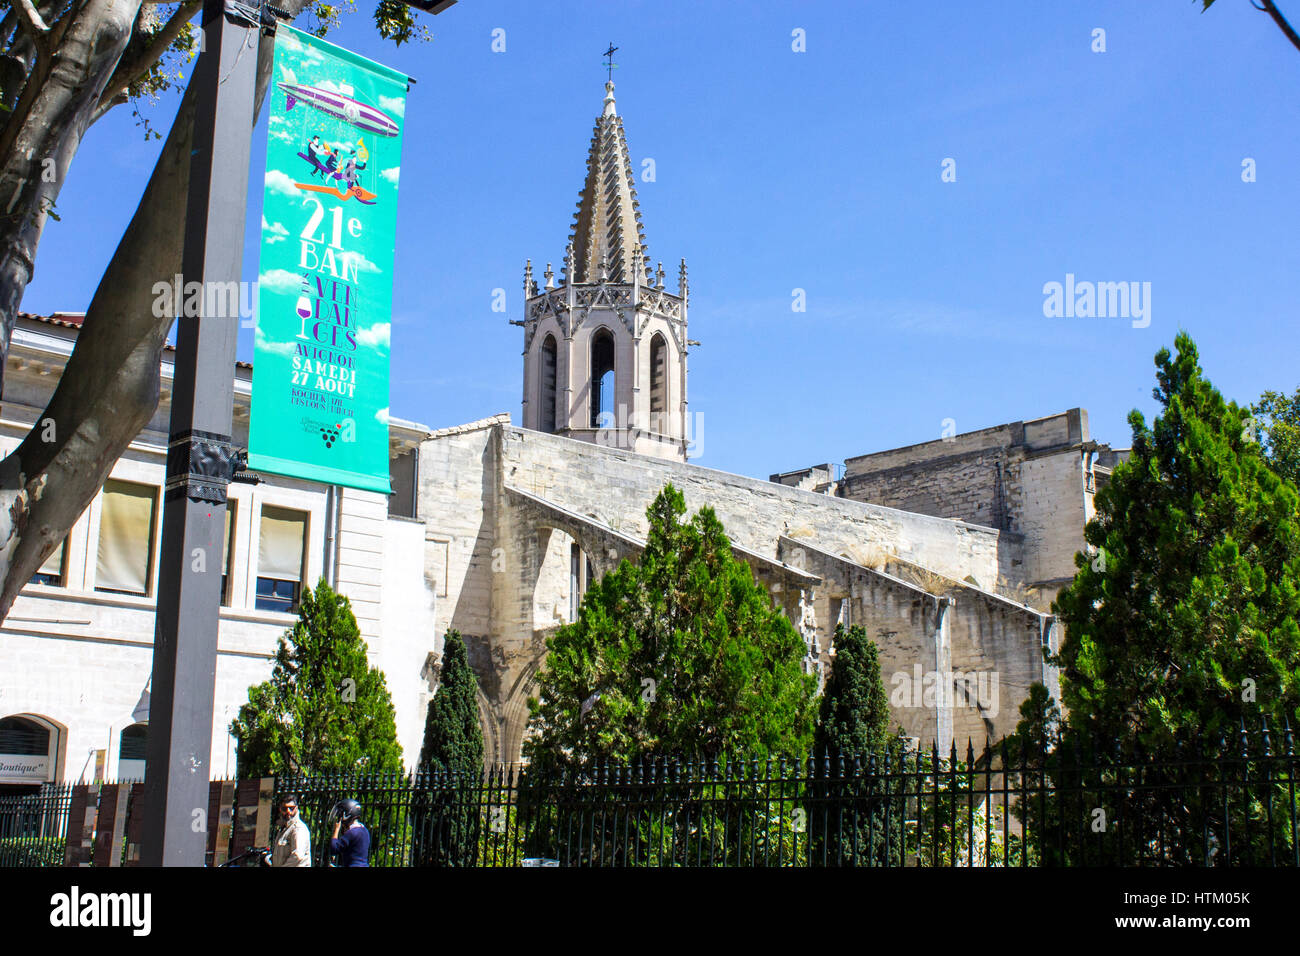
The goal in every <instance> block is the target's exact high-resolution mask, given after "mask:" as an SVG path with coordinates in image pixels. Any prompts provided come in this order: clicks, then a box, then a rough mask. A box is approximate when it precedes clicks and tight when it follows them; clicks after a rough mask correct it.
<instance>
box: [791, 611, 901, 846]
mask: <svg viewBox="0 0 1300 956" xmlns="http://www.w3.org/2000/svg"><path fill="white" fill-rule="evenodd" d="M889 722H890V713H889V696H888V695H887V694H886V693H885V684H884V681H883V680H882V679H881V675H880V658H879V652H878V650H877V648H876V645H875V644H874V643H873V642H872V641H870V640H869V639H868V638H867V632H866V630H864V629H863V628H862V627H861V626H860V625H854V626H852V627H850V628H848V629H847V630H846V629H845V628H844V625H842V624H840V625H837V626H836V628H835V663H834V665H833V666H832V668H831V674H830V677H829V678H828V679H827V681H826V688H825V690H824V692H823V694H822V699H821V706H820V709H819V712H818V717H817V728H816V731H815V732H814V735H813V758H814V761H815V773H816V774H817V775H818V777H822V776H823V774H824V773H825V772H826V770H827V769H828V768H829V772H830V778H831V779H829V780H825V779H823V780H821V781H819V783H818V784H816V785H814V787H813V788H812V792H813V793H814V794H816V795H818V796H820V798H821V799H820V800H814V801H813V802H812V803H811V804H810V806H809V808H808V813H809V835H810V839H811V851H812V862H813V863H814V864H822V863H825V864H826V865H830V866H844V865H862V864H866V863H867V862H872V863H875V864H877V865H886V864H892V865H898V864H899V863H900V862H901V860H902V853H901V849H900V847H901V844H902V842H903V841H902V840H901V839H900V836H901V833H896V834H893V836H892V839H891V841H890V842H891V845H890V850H891V852H890V854H889V856H890V857H891V859H888V860H887V859H885V825H886V820H887V819H890V817H888V816H887V815H886V812H885V810H886V806H885V800H886V799H888V798H884V797H881V796H878V795H875V794H878V793H879V790H880V788H879V787H876V788H875V794H873V795H871V796H868V782H869V781H868V775H869V774H870V772H871V770H872V759H873V757H874V760H875V770H876V772H877V773H879V772H880V771H882V770H883V766H884V761H885V758H886V755H888V756H889V759H890V760H891V762H892V763H895V764H896V762H897V761H898V760H899V759H900V758H901V756H902V752H903V751H902V746H901V740H900V739H899V737H898V736H897V735H891V734H890V733H889ZM855 758H856V759H857V760H859V761H860V763H859V766H858V773H857V775H855V774H854V761H855ZM841 769H842V771H843V777H842V779H836V778H840V777H841ZM902 810H903V807H902V805H901V803H900V804H898V805H896V806H895V807H894V808H893V814H892V818H893V819H894V822H895V825H897V821H898V820H901V819H902V817H901V816H899V814H900V813H901V811H902ZM823 811H824V812H823ZM841 811H843V812H841ZM855 820H856V826H855Z"/></svg>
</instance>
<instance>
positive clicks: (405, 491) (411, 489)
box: [388, 448, 420, 518]
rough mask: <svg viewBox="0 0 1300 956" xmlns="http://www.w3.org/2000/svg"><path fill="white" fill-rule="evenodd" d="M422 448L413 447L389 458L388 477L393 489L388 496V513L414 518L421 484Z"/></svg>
mask: <svg viewBox="0 0 1300 956" xmlns="http://www.w3.org/2000/svg"><path fill="white" fill-rule="evenodd" d="M419 454H420V450H419V449H418V448H411V449H409V450H407V451H404V452H402V453H401V454H396V455H391V456H390V457H389V459H388V477H389V479H390V480H391V481H392V485H393V491H392V493H391V494H390V495H389V496H388V513H389V514H390V515H396V516H397V517H399V518H414V517H416V510H417V495H418V490H419V484H420V458H419Z"/></svg>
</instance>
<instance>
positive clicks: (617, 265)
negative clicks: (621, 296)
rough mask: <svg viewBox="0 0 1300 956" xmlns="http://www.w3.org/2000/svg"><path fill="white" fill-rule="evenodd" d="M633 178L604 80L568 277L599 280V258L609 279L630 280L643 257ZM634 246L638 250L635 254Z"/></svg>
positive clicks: (620, 123) (609, 84)
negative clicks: (603, 94)
mask: <svg viewBox="0 0 1300 956" xmlns="http://www.w3.org/2000/svg"><path fill="white" fill-rule="evenodd" d="M633 183H634V178H633V176H632V160H631V158H630V156H629V154H628V151H627V140H626V138H625V137H624V135H623V120H622V118H621V117H620V116H619V115H618V112H617V111H616V109H615V107H614V84H613V83H612V82H607V83H606V84H605V104H604V111H603V113H602V114H601V116H600V118H599V119H598V120H596V127H595V129H594V130H593V132H592V136H591V148H590V150H588V153H587V178H586V181H585V182H584V183H583V186H582V192H581V194H580V196H579V200H578V211H577V212H576V213H575V214H574V217H573V233H572V234H571V235H570V237H569V240H570V242H572V244H573V249H574V258H575V268H576V272H574V273H571V274H570V275H569V277H568V279H569V281H571V282H596V281H599V280H600V279H601V278H602V276H601V271H602V270H601V263H602V261H603V262H604V271H605V272H606V274H607V280H608V281H609V282H628V283H630V282H631V281H632V272H633V269H635V268H636V260H637V259H638V258H639V259H641V260H642V261H644V260H645V259H646V258H647V252H646V243H645V235H644V233H643V230H642V225H641V211H640V208H639V207H640V203H639V202H638V201H637V198H636V187H635V186H634V185H633ZM638 249H639V250H640V255H639V256H636V255H634V253H636V251H637V250H638Z"/></svg>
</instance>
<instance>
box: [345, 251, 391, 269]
mask: <svg viewBox="0 0 1300 956" xmlns="http://www.w3.org/2000/svg"><path fill="white" fill-rule="evenodd" d="M343 260H344V271H345V272H346V271H347V270H348V268H349V267H350V265H351V264H355V265H356V269H357V271H358V272H374V273H376V274H377V273H380V272H382V271H383V270H382V269H380V268H379V266H377V265H375V264H374V263H373V262H371V261H370V260H369V259H367V258H366V257H365V256H363V255H362V254H361V253H359V252H345V253H343Z"/></svg>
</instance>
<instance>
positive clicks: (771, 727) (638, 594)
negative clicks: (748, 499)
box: [525, 485, 815, 768]
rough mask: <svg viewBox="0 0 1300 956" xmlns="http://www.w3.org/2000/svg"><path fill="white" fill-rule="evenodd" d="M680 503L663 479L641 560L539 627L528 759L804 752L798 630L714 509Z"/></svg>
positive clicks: (808, 691)
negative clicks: (571, 611)
mask: <svg viewBox="0 0 1300 956" xmlns="http://www.w3.org/2000/svg"><path fill="white" fill-rule="evenodd" d="M685 513H686V504H685V500H684V498H683V497H682V494H681V492H679V491H677V489H675V488H674V487H673V486H672V485H668V486H667V487H665V488H664V490H663V491H662V492H660V494H659V495H658V497H657V498H656V499H655V500H654V502H653V503H652V504H651V505H650V507H649V509H647V512H646V514H647V517H648V518H649V519H650V530H649V533H648V535H647V539H646V547H645V550H644V551H643V552H642V554H641V557H640V560H639V561H638V562H637V563H633V562H632V561H629V560H624V561H623V562H622V564H621V565H619V567H618V568H617V569H615V570H614V571H612V572H610V573H609V574H607V575H605V577H604V578H603V579H601V580H600V581H598V582H596V583H595V584H593V585H592V586H591V587H590V588H589V590H588V591H587V593H586V595H585V596H584V598H583V601H582V606H581V610H580V614H579V618H578V620H577V621H576V622H575V623H573V624H569V625H566V626H563V627H561V628H559V630H558V631H557V632H556V633H555V635H554V636H553V637H551V638H550V639H549V640H548V642H547V647H548V649H549V651H550V654H549V656H548V657H547V660H546V663H545V665H544V666H543V668H542V670H541V672H540V674H539V675H538V685H539V688H540V700H538V699H533V700H530V701H529V707H530V710H531V720H530V730H531V731H532V735H531V737H530V739H529V740H527V741H526V742H525V754H526V755H527V756H528V757H529V759H530V761H531V763H532V764H533V765H534V766H535V767H538V768H547V767H557V766H572V765H576V764H581V763H584V762H586V761H588V760H591V759H593V758H612V759H617V760H632V759H636V758H641V757H650V756H656V755H672V756H687V755H693V756H698V757H703V758H712V757H716V756H718V755H720V754H723V753H729V754H742V753H743V754H747V755H754V756H758V755H788V756H791V757H800V758H802V757H803V756H804V755H805V754H806V753H807V749H808V745H809V744H810V743H811V737H812V723H813V719H812V718H813V695H814V692H815V686H814V685H815V680H814V678H813V677H812V676H811V675H806V674H804V673H803V668H802V664H801V661H802V658H803V655H804V652H805V646H804V642H803V639H802V638H801V637H800V636H799V634H798V632H797V631H796V630H795V628H794V626H793V625H792V624H791V623H790V622H789V620H787V618H786V617H785V615H784V614H783V613H782V612H781V610H780V609H779V608H777V607H776V606H774V604H773V602H772V599H771V597H770V596H769V595H768V593H767V592H766V591H765V590H764V589H763V587H762V586H760V585H759V584H757V583H756V582H755V581H754V579H753V575H752V573H751V571H750V568H749V565H747V564H746V563H745V562H743V561H741V560H737V559H736V558H735V557H734V555H733V554H732V551H731V542H730V541H729V540H728V539H727V536H726V534H725V533H724V531H723V528H722V524H721V522H719V521H718V518H717V515H716V514H715V513H714V511H713V509H712V508H709V507H707V506H706V507H704V508H702V509H701V510H700V511H699V513H697V514H696V515H695V516H694V517H692V518H690V519H689V520H686V521H684V520H682V519H683V515H685ZM597 695H599V696H597ZM584 705H585V713H584Z"/></svg>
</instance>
